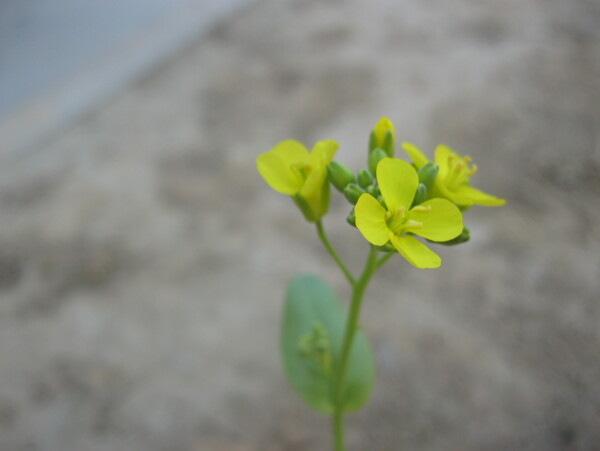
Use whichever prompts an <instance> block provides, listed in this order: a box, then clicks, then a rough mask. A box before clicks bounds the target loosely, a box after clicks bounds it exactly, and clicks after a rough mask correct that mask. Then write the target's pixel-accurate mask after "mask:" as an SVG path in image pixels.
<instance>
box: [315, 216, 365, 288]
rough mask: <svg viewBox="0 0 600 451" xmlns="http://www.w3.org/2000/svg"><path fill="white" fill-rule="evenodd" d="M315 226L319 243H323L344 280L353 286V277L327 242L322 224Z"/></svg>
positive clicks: (354, 282)
mask: <svg viewBox="0 0 600 451" xmlns="http://www.w3.org/2000/svg"><path fill="white" fill-rule="evenodd" d="M316 224H317V234H318V235H319V238H320V239H321V241H322V242H323V244H324V245H325V247H326V248H327V250H328V251H329V254H330V255H331V257H332V258H333V259H334V260H335V262H336V263H337V265H338V266H339V267H340V269H341V270H342V272H343V273H344V275H345V276H346V279H348V282H350V285H352V286H354V285H355V284H356V280H355V279H354V276H353V275H352V273H351V272H350V271H349V270H348V268H347V267H346V265H344V262H343V261H342V259H341V258H340V257H339V256H338V254H337V252H336V251H335V249H334V248H333V246H332V245H331V243H330V242H329V239H327V235H326V234H325V229H323V223H322V222H321V221H317V223H316Z"/></svg>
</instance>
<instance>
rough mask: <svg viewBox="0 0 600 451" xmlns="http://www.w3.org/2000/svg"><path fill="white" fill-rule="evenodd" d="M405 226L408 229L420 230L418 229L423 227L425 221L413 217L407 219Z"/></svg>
mask: <svg viewBox="0 0 600 451" xmlns="http://www.w3.org/2000/svg"><path fill="white" fill-rule="evenodd" d="M405 227H406V228H407V229H413V230H418V229H422V228H423V223H422V222H419V221H413V220H412V219H409V220H408V221H406V224H405Z"/></svg>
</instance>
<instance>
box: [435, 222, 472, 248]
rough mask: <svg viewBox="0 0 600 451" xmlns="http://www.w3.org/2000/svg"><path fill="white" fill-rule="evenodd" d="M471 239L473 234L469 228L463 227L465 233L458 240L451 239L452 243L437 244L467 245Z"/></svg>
mask: <svg viewBox="0 0 600 451" xmlns="http://www.w3.org/2000/svg"><path fill="white" fill-rule="evenodd" d="M469 239H471V232H470V231H469V229H468V228H467V227H463V231H462V233H461V234H460V235H458V236H457V237H456V238H453V239H451V240H450V241H444V242H437V243H438V244H445V245H446V246H454V245H455V244H462V243H466V242H467V241H469ZM432 242H433V241H432Z"/></svg>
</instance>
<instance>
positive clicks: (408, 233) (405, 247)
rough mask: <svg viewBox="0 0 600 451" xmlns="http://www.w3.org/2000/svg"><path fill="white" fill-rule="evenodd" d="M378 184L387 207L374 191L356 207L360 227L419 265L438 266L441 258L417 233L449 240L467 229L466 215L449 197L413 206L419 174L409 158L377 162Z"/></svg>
mask: <svg viewBox="0 0 600 451" xmlns="http://www.w3.org/2000/svg"><path fill="white" fill-rule="evenodd" d="M377 183H378V184H379V190H380V191H381V195H382V196H383V202H384V204H385V207H384V206H382V204H381V203H380V202H379V201H378V200H377V199H375V198H374V197H373V196H371V195H370V194H363V195H362V196H360V198H359V199H358V202H357V204H356V206H355V215H356V227H357V228H358V230H360V232H361V233H362V234H363V236H364V237H365V238H366V239H367V241H369V242H370V243H371V244H374V245H376V246H384V245H386V244H388V243H389V242H391V244H392V246H393V247H394V248H395V249H396V250H397V251H398V252H399V253H400V254H401V255H402V256H403V257H404V258H406V259H407V260H408V261H409V262H410V263H412V264H413V265H414V266H416V267H417V268H437V267H438V266H440V264H441V259H440V257H439V256H438V255H437V254H436V253H435V252H433V251H432V250H431V249H429V248H428V247H427V246H426V245H425V244H423V243H422V242H420V241H419V240H417V239H416V238H415V237H414V236H413V235H418V236H421V237H423V238H426V239H428V240H430V241H448V240H451V239H453V238H455V237H457V236H458V235H460V233H461V232H462V230H463V221H462V214H461V212H460V210H459V209H458V208H457V207H456V205H454V204H453V203H452V202H450V201H448V200H446V199H439V198H435V199H429V200H427V201H425V202H423V203H421V204H420V205H417V206H414V207H412V208H411V205H412V203H413V200H414V197H415V193H416V192H417V187H418V185H419V177H418V175H417V171H415V169H414V168H413V167H412V166H411V165H410V164H409V163H407V162H406V161H403V160H400V159H397V158H386V159H384V160H381V161H380V162H379V164H378V165H377Z"/></svg>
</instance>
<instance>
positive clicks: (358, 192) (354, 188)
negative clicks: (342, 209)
mask: <svg viewBox="0 0 600 451" xmlns="http://www.w3.org/2000/svg"><path fill="white" fill-rule="evenodd" d="M343 193H344V196H346V199H348V202H350V203H351V204H352V205H356V202H358V198H359V197H360V196H362V195H363V194H364V193H365V190H364V189H362V188H361V187H360V186H358V185H357V184H356V183H349V184H348V185H346V188H344V191H343Z"/></svg>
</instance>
